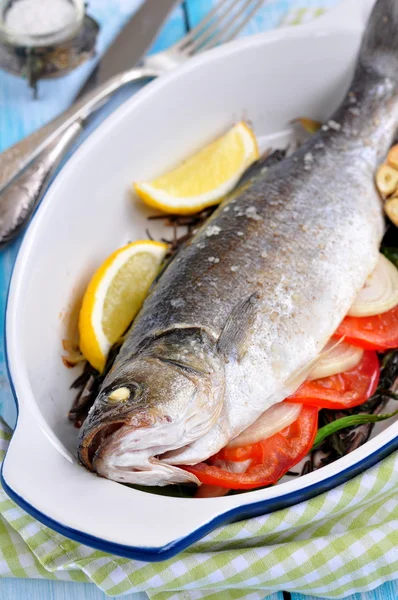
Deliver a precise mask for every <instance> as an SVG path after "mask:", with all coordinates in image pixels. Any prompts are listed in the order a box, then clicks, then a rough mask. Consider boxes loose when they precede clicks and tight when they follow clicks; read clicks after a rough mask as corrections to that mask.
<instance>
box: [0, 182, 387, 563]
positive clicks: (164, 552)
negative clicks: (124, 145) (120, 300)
mask: <svg viewBox="0 0 398 600" xmlns="http://www.w3.org/2000/svg"><path fill="white" fill-rule="evenodd" d="M48 187H49V186H48ZM48 187H47V189H48ZM38 208H39V207H36V209H35V211H34V213H33V215H32V220H33V216H35V214H36V212H37V210H38ZM21 246H22V241H21V244H20V246H19V248H18V252H17V256H16V259H15V261H14V264H13V266H12V270H11V275H10V280H9V284H8V290H7V298H6V309H5V314H4V349H5V364H6V369H7V375H8V379H9V383H10V387H11V391H12V395H13V398H14V401H15V405H16V409H17V422H16V426H15V429H17V427H18V420H19V401H18V396H17V393H16V391H15V386H14V381H13V379H12V376H11V371H10V365H9V359H8V346H7V314H8V309H9V298H10V289H11V282H12V280H13V277H14V270H15V264H16V262H17V258H18V255H19V253H20V250H21ZM394 450H398V436H396V437H395V438H394V439H392V440H390V441H389V442H388V443H387V444H385V445H384V446H382V447H381V448H379V449H378V450H376V451H375V452H372V454H370V455H369V456H367V457H365V458H363V459H362V460H360V461H359V462H357V463H355V464H354V465H352V466H350V467H347V468H346V469H344V470H343V471H341V472H340V473H337V474H336V475H332V476H330V477H328V478H327V479H325V480H324V481H321V482H319V483H314V484H311V485H309V486H307V487H305V488H303V489H301V490H297V491H295V492H290V493H289V494H284V495H283V496H279V497H278V498H270V499H269V500H260V501H259V502H254V503H252V504H249V505H242V506H238V507H236V508H233V509H231V510H229V511H226V512H224V513H223V514H221V515H218V516H217V517H215V518H214V519H211V520H210V521H208V522H207V523H205V524H204V525H202V526H201V527H198V529H195V530H194V531H192V532H191V533H190V534H188V535H186V536H184V537H182V538H179V539H177V540H174V541H173V542H170V543H169V544H166V545H165V546H159V547H149V546H148V547H139V546H138V547H137V546H126V545H124V544H117V543H114V542H109V541H107V540H104V539H102V538H99V537H96V536H94V535H90V534H87V533H83V532H82V531H79V530H77V529H73V528H71V527H68V526H66V525H63V524H62V523H60V522H59V521H55V520H54V519H52V518H51V517H48V516H47V515H46V514H44V513H42V512H41V511H40V510H38V509H37V508H36V507H35V506H33V505H32V504H30V503H29V502H27V501H26V500H25V499H24V498H23V497H22V496H20V495H19V494H18V493H17V492H15V491H14V490H13V489H12V487H11V486H9V485H8V483H7V481H6V479H5V477H4V474H3V468H4V463H5V461H6V459H7V454H8V449H7V451H6V455H5V457H4V460H3V463H2V465H1V470H0V483H1V485H2V486H3V489H4V490H5V492H6V493H7V495H8V496H9V497H10V498H11V499H12V500H13V501H14V502H15V503H16V504H18V505H19V506H20V507H21V508H22V509H23V510H24V511H25V512H27V513H28V514H29V515H31V516H32V517H33V518H35V519H37V520H38V521H40V522H41V523H43V525H45V526H46V527H49V528H50V529H53V530H54V531H56V532H58V533H60V534H61V535H64V536H65V537H67V538H69V539H72V540H74V541H75V542H78V543H79V544H84V545H86V546H90V547H91V548H95V549H96V550H100V551H102V552H107V553H109V554H115V555H117V556H122V557H124V558H130V559H134V560H140V561H144V562H145V561H146V562H160V561H164V560H168V559H170V558H173V557H174V556H176V555H177V554H179V553H180V552H182V551H183V550H185V549H186V548H188V547H189V546H191V545H192V544H194V543H195V542H197V541H198V540H200V539H201V538H203V537H204V536H205V535H207V534H208V533H210V532H211V531H213V530H214V529H216V528H217V527H220V526H221V525H226V524H228V523H231V522H234V521H238V520H242V519H246V518H251V517H257V516H260V515H265V514H268V513H271V512H276V511H278V510H282V509H284V508H288V507H289V506H293V505H294V504H299V503H300V502H304V501H306V500H309V499H310V498H313V497H314V496H318V495H319V494H322V493H324V492H327V491H329V490H331V489H333V488H335V487H337V486H339V485H341V484H342V483H345V482H346V481H348V480H349V479H352V478H353V477H355V476H356V475H359V474H360V473H362V472H363V471H365V470H366V469H369V468H370V467H373V466H374V465H375V464H376V463H378V462H379V461H381V460H383V459H384V458H386V457H387V456H389V455H390V454H391V453H392V452H394ZM242 498H243V496H242Z"/></svg>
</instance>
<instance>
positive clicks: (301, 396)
mask: <svg viewBox="0 0 398 600" xmlns="http://www.w3.org/2000/svg"><path fill="white" fill-rule="evenodd" d="M379 378H380V365H379V359H378V358H377V354H376V352H374V351H373V350H365V352H364V353H363V357H362V359H361V361H360V362H359V363H358V364H357V366H356V367H354V368H353V369H350V370H349V371H345V372H344V373H338V374H337V375H330V377H322V378H321V379H315V380H314V381H305V382H304V383H303V384H302V385H301V386H300V387H299V389H298V390H297V392H295V393H294V394H293V396H290V397H289V398H288V401H289V402H297V403H299V404H305V405H306V406H307V405H308V406H317V407H318V408H332V409H345V408H353V407H354V406H358V405H359V404H363V403H364V402H366V400H368V399H369V398H370V397H371V396H372V395H373V394H374V393H375V391H376V388H377V384H378V383H379Z"/></svg>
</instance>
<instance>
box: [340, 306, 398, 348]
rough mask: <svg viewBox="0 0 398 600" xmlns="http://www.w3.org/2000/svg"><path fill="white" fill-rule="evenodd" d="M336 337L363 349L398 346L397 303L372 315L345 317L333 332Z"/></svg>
mask: <svg viewBox="0 0 398 600" xmlns="http://www.w3.org/2000/svg"><path fill="white" fill-rule="evenodd" d="M334 337H336V338H339V339H340V338H342V337H344V341H345V342H347V343H348V344H352V345H353V346H359V347H360V348H364V349H365V350H379V351H383V350H387V349H388V348H397V347H398V305H397V306H395V307H394V308H392V309H391V310H389V311H387V312H385V313H382V314H381V315H375V316H373V317H346V318H345V319H344V320H343V321H342V322H341V323H340V325H339V327H338V328H337V331H336V333H335V334H334Z"/></svg>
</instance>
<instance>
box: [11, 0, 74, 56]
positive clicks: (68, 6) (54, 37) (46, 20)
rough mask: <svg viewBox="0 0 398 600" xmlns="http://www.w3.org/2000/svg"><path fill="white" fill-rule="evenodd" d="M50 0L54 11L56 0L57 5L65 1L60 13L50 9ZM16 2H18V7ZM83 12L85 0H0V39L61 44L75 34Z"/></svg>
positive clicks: (30, 45) (13, 42)
mask: <svg viewBox="0 0 398 600" xmlns="http://www.w3.org/2000/svg"><path fill="white" fill-rule="evenodd" d="M49 2H51V3H52V9H55V11H56V9H57V6H56V4H58V8H61V6H60V5H62V4H64V5H65V9H64V11H63V13H62V12H60V11H59V10H58V11H56V12H55V11H54V10H52V11H51V10H50V11H49V10H48V8H49ZM18 4H21V8H20V9H19V11H18V7H17V5H18ZM22 4H23V5H24V6H23V7H22ZM17 11H18V14H17ZM84 15H85V5H84V0H0V40H1V41H2V42H3V43H4V44H8V45H11V46H16V47H24V48H34V47H45V46H54V45H58V44H62V43H63V42H65V41H66V40H68V39H70V38H73V37H74V36H75V35H76V32H77V31H78V30H79V29H80V28H81V26H82V23H83V19H84ZM63 16H64V17H65V20H64V22H63V23H62V17H63ZM18 19H19V26H18ZM29 19H30V21H29ZM30 24H31V27H30ZM29 28H30V31H29Z"/></svg>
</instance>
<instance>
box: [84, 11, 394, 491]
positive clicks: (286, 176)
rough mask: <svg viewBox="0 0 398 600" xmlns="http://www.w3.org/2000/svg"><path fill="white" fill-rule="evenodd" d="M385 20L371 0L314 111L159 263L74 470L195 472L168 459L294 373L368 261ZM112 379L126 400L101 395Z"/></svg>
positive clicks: (390, 130)
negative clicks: (317, 118)
mask: <svg viewBox="0 0 398 600" xmlns="http://www.w3.org/2000/svg"><path fill="white" fill-rule="evenodd" d="M386 16H387V19H385V17H386ZM380 31H382V35H381V34H380ZM393 32H395V33H394V35H393ZM397 33H398V7H397V4H396V3H394V2H393V1H392V0H378V2H377V4H376V7H375V9H374V11H373V13H372V17H371V19H370V24H369V26H368V29H367V32H366V33H365V37H364V40H363V44H362V50H361V53H360V59H359V63H358V65H357V69H356V73H355V76H354V79H353V83H352V85H351V88H350V90H349V92H348V93H347V95H346V98H345V100H344V101H343V103H342V105H341V107H340V108H339V109H338V110H337V111H336V113H335V114H334V115H333V117H332V118H331V119H330V121H328V123H326V124H325V125H324V126H323V127H322V128H321V130H320V131H319V132H318V133H317V134H315V135H314V136H313V137H312V138H311V139H309V140H308V141H307V142H306V143H305V144H304V145H303V146H302V147H301V148H300V149H299V150H297V151H296V152H295V153H294V154H293V155H292V156H290V157H289V158H286V159H284V160H283V161H282V162H280V163H278V164H276V165H274V166H273V167H272V168H269V169H263V168H262V166H261V164H259V165H258V168H257V169H253V170H252V171H251V176H250V177H248V178H246V179H245V180H244V181H243V182H242V183H241V185H240V186H238V188H237V189H236V190H235V191H234V192H233V193H232V194H231V195H230V196H229V197H228V198H227V199H226V200H225V201H224V202H223V203H222V204H221V206H220V207H219V208H218V209H217V210H216V212H215V213H214V214H213V216H212V217H211V218H210V219H209V221H208V222H207V223H206V224H205V225H204V226H203V227H202V228H201V229H200V231H199V232H198V233H197V234H196V236H195V237H194V238H193V239H192V240H191V241H190V242H189V243H188V244H187V245H186V246H185V247H184V248H182V249H181V250H180V252H179V253H178V257H177V259H174V260H172V261H171V263H170V264H169V265H168V266H167V268H166V269H165V271H164V272H163V273H162V275H161V277H160V278H159V280H158V281H157V282H156V285H155V286H153V288H152V290H151V292H150V295H149V297H148V298H147V300H146V301H145V303H144V306H143V308H142V310H141V312H140V314H139V316H138V318H137V319H136V321H135V323H134V324H133V327H132V328H131V330H130V331H129V333H128V335H127V337H126V340H125V342H124V344H123V346H122V348H121V351H120V354H119V356H118V358H117V359H116V361H115V363H114V366H113V368H112V370H111V372H110V373H109V374H108V376H107V377H106V379H105V381H104V384H103V386H102V388H101V390H100V393H99V396H98V398H97V400H96V402H95V404H94V407H93V408H92V410H91V411H90V413H89V416H88V418H87V419H86V421H85V423H84V425H83V428H82V431H81V435H80V449H79V456H80V459H81V460H82V462H83V463H84V464H85V465H86V466H87V467H88V468H90V469H92V470H95V471H97V472H98V473H99V474H101V475H103V476H106V477H109V478H111V479H115V480H117V481H124V482H130V483H142V484H144V485H145V484H148V485H154V484H155V485H166V484H167V483H176V482H180V481H196V482H197V480H196V478H195V476H194V475H192V474H190V473H188V472H186V471H184V470H183V469H181V468H179V467H178V465H184V464H195V463H197V462H201V461H203V460H206V459H207V458H208V457H209V456H211V455H212V454H214V453H215V452H217V451H218V450H220V449H221V448H223V447H224V446H225V445H226V444H227V443H228V441H230V440H231V439H233V438H234V437H235V436H236V435H238V434H239V433H240V432H241V431H243V430H244V429H246V428H247V427H248V426H249V425H251V424H252V423H253V422H254V421H255V420H256V419H257V418H258V417H259V415H260V414H262V413H263V412H264V411H265V410H266V409H267V408H269V407H270V406H272V405H273V404H275V403H276V402H280V401H281V400H283V399H284V398H285V397H286V396H288V395H289V394H291V393H293V392H294V391H295V390H296V389H297V387H298V386H299V385H300V384H301V383H302V381H303V380H304V379H305V378H306V375H307V374H308V368H309V365H311V362H312V361H313V360H314V359H315V358H316V356H317V355H318V354H319V352H320V350H321V349H322V347H323V346H324V344H325V343H326V341H327V340H328V339H329V338H330V337H331V336H332V334H333V332H334V331H335V329H336V328H337V326H338V324H339V323H340V321H341V320H342V319H343V317H344V316H345V315H346V313H347V312H348V310H349V308H350V306H351V304H352V302H353V300H354V298H355V296H356V294H357V293H358V291H359V290H360V289H361V287H362V286H363V284H364V282H365V280H366V277H367V276H368V275H369V274H370V273H371V271H372V270H373V268H374V267H375V265H376V260H377V256H378V250H379V245H380V241H381V237H382V234H383V216H382V207H381V203H380V199H379V196H378V194H377V192H376V189H375V186H374V183H373V178H374V172H375V169H376V166H377V164H378V162H379V161H380V160H381V159H382V157H383V156H384V155H385V154H386V152H387V150H388V148H389V146H390V144H391V141H392V139H393V135H394V133H395V129H396V126H397V124H398V93H397V81H398V58H397V57H398V52H397V48H396V47H395V46H396V45H397V44H398V42H397V41H396V40H397V38H398V35H397ZM386 40H387V41H386ZM394 40H395V41H394ZM353 106H354V107H355V110H353ZM126 386H127V387H129V389H130V391H131V393H130V398H129V400H128V401H127V402H123V403H120V404H117V405H115V404H114V403H113V402H109V395H110V393H111V392H112V391H113V390H115V389H117V388H118V387H126Z"/></svg>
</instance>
